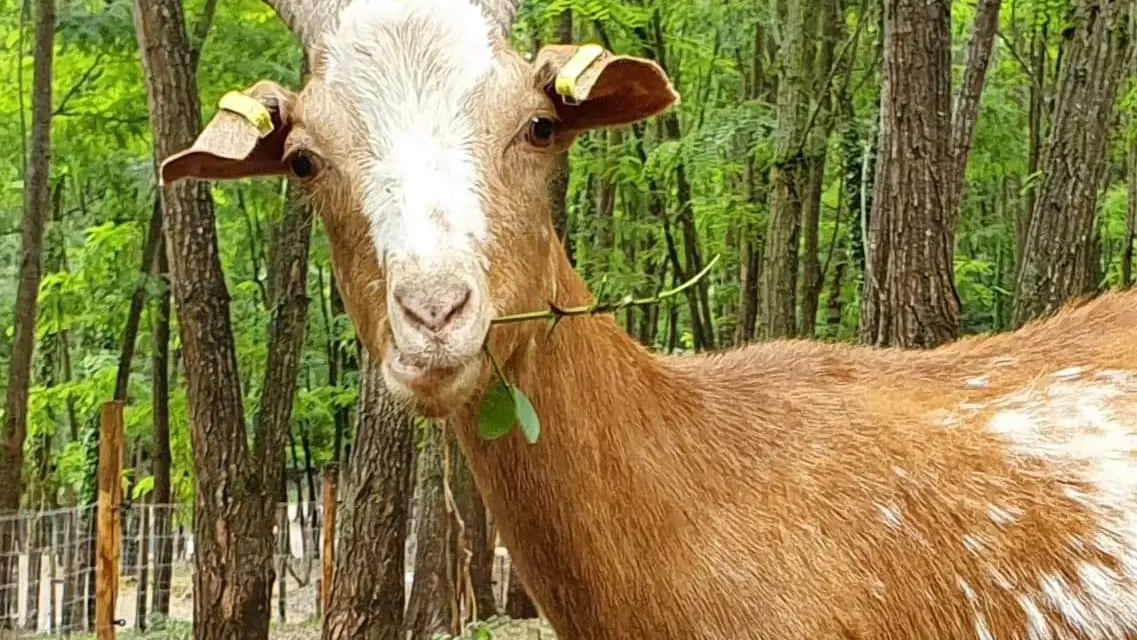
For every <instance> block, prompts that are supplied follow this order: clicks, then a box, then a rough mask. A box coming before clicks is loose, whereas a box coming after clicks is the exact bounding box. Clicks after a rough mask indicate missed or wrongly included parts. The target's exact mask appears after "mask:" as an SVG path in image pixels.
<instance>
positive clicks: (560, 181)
mask: <svg viewBox="0 0 1137 640" xmlns="http://www.w3.org/2000/svg"><path fill="white" fill-rule="evenodd" d="M557 41H558V42H560V43H561V44H570V43H572V9H565V10H564V11H561V15H560V17H559V18H557ZM557 164H558V167H557V169H556V171H555V172H554V174H553V181H552V184H551V185H550V189H551V191H552V196H551V197H552V202H553V211H552V215H553V227H554V228H555V229H556V231H557V235H558V236H560V239H561V243H562V244H563V245H564V247H565V253H566V254H568V258H569V262H570V263H572V264H575V263H576V256H575V255H574V254H575V253H576V252H575V251H574V250H573V242H572V230H571V229H570V228H569V218H568V201H567V199H566V196H567V194H568V181H569V154H568V152H565V153H562V154H561V155H560V157H559V158H558V162H557Z"/></svg>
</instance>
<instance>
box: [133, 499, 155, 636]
mask: <svg viewBox="0 0 1137 640" xmlns="http://www.w3.org/2000/svg"><path fill="white" fill-rule="evenodd" d="M152 495H153V494H151V496H152ZM149 503H150V500H149V499H143V500H142V502H141V503H140V504H139V505H138V508H139V509H138V510H139V512H140V513H139V520H140V523H139V525H140V526H139V534H138V558H139V559H140V560H141V562H139V563H138V573H137V578H138V580H137V583H136V584H137V590H136V591H135V594H134V628H135V629H136V630H137V631H138V632H140V633H143V632H145V631H146V626H147V625H146V623H147V620H146V604H147V596H148V595H149V593H148V591H149V590H150V572H149V569H150V562H149V560H150V504H149Z"/></svg>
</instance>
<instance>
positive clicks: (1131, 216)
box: [1121, 125, 1137, 289]
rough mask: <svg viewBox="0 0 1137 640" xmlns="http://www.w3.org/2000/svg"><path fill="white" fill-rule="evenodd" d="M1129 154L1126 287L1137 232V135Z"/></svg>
mask: <svg viewBox="0 0 1137 640" xmlns="http://www.w3.org/2000/svg"><path fill="white" fill-rule="evenodd" d="M1131 126H1132V125H1131ZM1127 155H1128V162H1129V178H1128V183H1129V206H1128V208H1126V210H1125V239H1124V241H1123V247H1122V253H1121V286H1122V288H1125V289H1127V288H1129V287H1130V286H1131V285H1132V284H1133V236H1134V234H1137V137H1134V138H1133V139H1132V140H1130V142H1129V152H1128V154H1127Z"/></svg>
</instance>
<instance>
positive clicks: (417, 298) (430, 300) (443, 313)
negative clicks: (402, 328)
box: [395, 285, 471, 333]
mask: <svg viewBox="0 0 1137 640" xmlns="http://www.w3.org/2000/svg"><path fill="white" fill-rule="evenodd" d="M470 295H471V291H470V288H469V287H467V286H465V285H454V286H451V287H445V288H442V289H435V290H425V289H424V290H416V289H414V288H400V289H398V290H396V291H395V302H396V303H397V304H398V305H399V307H400V309H401V310H402V312H403V315H405V316H406V318H407V319H408V320H409V321H410V322H411V323H412V324H416V325H419V326H420V327H422V328H423V329H426V330H428V331H432V332H435V333H437V332H439V331H441V330H443V329H444V328H446V326H447V325H449V324H450V323H452V322H453V321H454V320H455V319H456V318H457V317H458V316H459V315H461V313H462V310H463V309H465V308H466V306H467V305H468V304H469V302H470Z"/></svg>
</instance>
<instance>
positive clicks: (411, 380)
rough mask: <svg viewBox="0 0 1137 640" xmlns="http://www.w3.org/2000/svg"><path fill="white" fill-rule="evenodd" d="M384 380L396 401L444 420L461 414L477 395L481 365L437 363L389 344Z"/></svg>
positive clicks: (475, 360) (450, 361) (477, 362)
mask: <svg viewBox="0 0 1137 640" xmlns="http://www.w3.org/2000/svg"><path fill="white" fill-rule="evenodd" d="M382 371H383V378H384V380H385V381H386V383H387V387H388V389H390V390H391V392H392V394H393V395H394V396H396V398H399V399H402V400H403V401H405V402H408V403H409V404H410V405H412V407H413V408H414V411H415V412H416V413H418V414H419V415H421V416H422V417H424V418H443V417H446V416H448V415H450V414H451V413H453V412H454V411H456V410H458V409H459V408H460V407H461V406H462V405H463V404H464V403H465V401H466V400H467V399H468V398H469V397H470V395H471V394H472V393H473V392H474V388H475V386H476V384H477V380H478V377H479V374H480V373H481V361H480V359H479V358H473V359H469V360H464V361H457V360H453V359H438V358H432V357H423V356H419V355H415V354H408V353H404V352H403V351H401V350H400V349H399V348H398V346H397V345H396V344H395V343H394V341H393V340H392V341H390V342H388V344H387V349H386V353H385V354H384V357H383V363H382Z"/></svg>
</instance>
